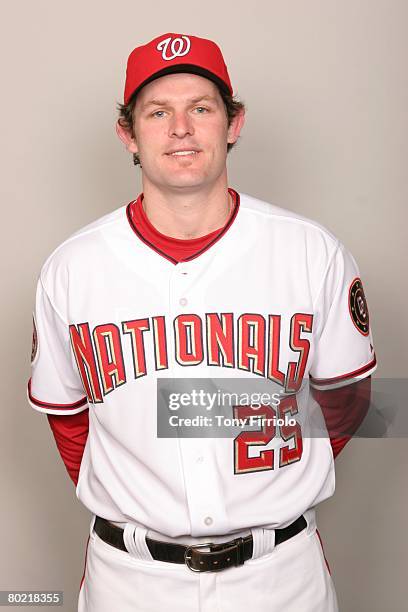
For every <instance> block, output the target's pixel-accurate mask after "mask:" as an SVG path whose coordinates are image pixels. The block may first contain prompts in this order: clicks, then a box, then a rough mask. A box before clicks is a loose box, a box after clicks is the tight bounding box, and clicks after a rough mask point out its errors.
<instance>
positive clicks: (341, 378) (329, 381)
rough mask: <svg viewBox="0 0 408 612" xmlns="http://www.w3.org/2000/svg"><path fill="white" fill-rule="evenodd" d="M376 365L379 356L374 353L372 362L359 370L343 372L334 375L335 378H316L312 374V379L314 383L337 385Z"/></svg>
mask: <svg viewBox="0 0 408 612" xmlns="http://www.w3.org/2000/svg"><path fill="white" fill-rule="evenodd" d="M376 365H377V358H376V356H375V355H374V359H372V361H370V363H367V365H365V366H363V367H361V368H359V369H358V370H354V371H353V372H349V373H348V374H342V375H341V376H334V377H333V378H314V377H313V376H310V381H311V383H312V384H316V385H336V384H337V383H339V382H342V381H344V380H348V379H349V378H354V377H355V376H361V375H362V374H365V373H366V372H368V371H369V370H371V369H372V368H374V367H375V366H376Z"/></svg>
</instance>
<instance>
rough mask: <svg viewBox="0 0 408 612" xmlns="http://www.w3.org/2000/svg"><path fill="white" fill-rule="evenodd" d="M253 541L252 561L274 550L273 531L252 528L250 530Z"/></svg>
mask: <svg viewBox="0 0 408 612" xmlns="http://www.w3.org/2000/svg"><path fill="white" fill-rule="evenodd" d="M251 532H252V539H253V550H252V557H251V558H252V559H257V558H258V557H262V555H266V554H267V553H270V552H272V551H273V549H274V548H275V530H274V529H263V528H262V527H253V528H252V529H251Z"/></svg>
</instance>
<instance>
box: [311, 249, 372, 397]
mask: <svg viewBox="0 0 408 612" xmlns="http://www.w3.org/2000/svg"><path fill="white" fill-rule="evenodd" d="M315 312H316V315H317V323H318V327H317V331H316V341H315V352H314V357H313V362H312V365H311V368H310V372H309V375H310V384H311V385H312V386H313V387H315V388H316V389H321V390H325V389H335V388H339V387H342V386H344V385H348V384H351V383H354V382H356V381H358V380H361V379H363V378H365V377H366V376H370V375H371V374H372V373H373V372H374V370H375V369H376V367H377V360H376V356H375V352H374V346H373V337H372V332H371V326H370V316H369V311H368V306H367V300H366V298H365V295H364V290H363V284H362V281H361V278H360V272H359V269H358V266H357V263H356V261H355V259H354V258H353V256H352V255H351V253H349V252H348V251H347V249H346V248H345V247H344V245H342V244H340V243H339V245H338V246H337V248H336V251H335V252H334V255H333V257H332V260H331V262H330V264H329V266H328V270H327V273H326V275H325V278H324V279H323V283H322V287H321V290H320V293H319V295H318V296H317V301H316V305H315Z"/></svg>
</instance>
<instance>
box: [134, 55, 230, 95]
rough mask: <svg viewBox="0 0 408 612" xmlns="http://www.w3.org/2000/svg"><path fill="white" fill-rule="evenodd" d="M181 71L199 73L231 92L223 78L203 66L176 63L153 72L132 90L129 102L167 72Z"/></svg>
mask: <svg viewBox="0 0 408 612" xmlns="http://www.w3.org/2000/svg"><path fill="white" fill-rule="evenodd" d="M180 72H187V73H189V74H198V76H202V77H204V78H206V79H209V80H210V81H212V82H213V83H215V84H216V85H217V86H218V88H219V89H221V90H222V91H223V92H224V93H226V94H229V93H230V91H229V89H228V87H227V85H226V84H225V83H224V81H223V80H222V79H219V78H218V77H217V75H216V74H213V73H212V72H210V71H209V70H206V69H205V68H202V67H201V66H196V65H194V64H175V65H173V66H168V67H167V68H162V69H161V70H158V71H157V72H155V73H154V74H152V75H151V76H150V77H149V78H148V79H146V80H144V81H143V83H141V84H140V85H139V86H138V87H137V88H136V89H135V90H134V91H133V92H132V94H131V95H130V97H129V102H130V101H131V100H132V99H134V98H135V97H136V95H137V94H138V93H139V92H140V90H141V89H142V87H144V86H145V85H147V84H148V83H151V82H152V81H155V80H156V79H159V78H160V77H162V76H165V75H166V74H174V73H180Z"/></svg>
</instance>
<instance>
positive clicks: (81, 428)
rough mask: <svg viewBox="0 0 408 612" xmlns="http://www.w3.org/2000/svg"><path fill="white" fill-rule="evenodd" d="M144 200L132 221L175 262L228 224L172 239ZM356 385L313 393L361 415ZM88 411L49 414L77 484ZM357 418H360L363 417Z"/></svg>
mask: <svg viewBox="0 0 408 612" xmlns="http://www.w3.org/2000/svg"><path fill="white" fill-rule="evenodd" d="M229 192H230V194H231V195H232V197H233V201H234V209H233V210H232V211H231V214H230V216H229V219H230V217H231V216H232V215H233V214H234V211H235V208H236V206H237V197H236V192H235V191H234V190H232V189H229ZM142 200H143V195H142V194H141V197H139V198H138V199H137V200H136V201H135V202H133V203H132V204H131V206H130V214H131V217H132V222H133V224H134V225H135V226H136V227H137V230H138V232H139V233H140V234H141V236H142V237H143V238H144V239H145V240H146V241H147V242H149V243H150V244H152V245H154V246H155V248H157V250H160V251H161V252H163V254H166V255H168V256H170V257H171V258H172V259H173V260H175V261H176V262H180V261H184V260H186V259H189V258H191V257H192V256H193V255H194V254H195V253H198V252H200V251H202V250H204V249H205V248H206V247H207V246H208V245H209V244H210V243H211V242H213V241H214V239H215V238H216V237H217V235H218V234H220V233H221V232H222V231H223V230H224V227H225V226H223V227H221V228H219V229H217V230H215V231H213V232H211V233H209V234H207V235H205V236H201V237H200V238H193V239H191V240H181V239H178V238H171V237H169V236H165V235H164V234H161V233H160V232H159V231H157V230H156V229H155V227H154V226H153V225H152V224H151V223H150V221H149V219H148V218H147V216H146V213H145V211H144V209H143V205H142ZM229 219H228V220H227V222H226V224H227V223H228V221H229ZM226 224H225V225H226ZM362 382H364V381H362ZM368 382H369V381H366V387H367V383H368ZM357 386H358V385H356V384H354V385H349V386H348V387H346V388H345V389H344V390H343V391H342V390H341V389H339V390H331V391H313V395H314V396H315V399H316V400H317V401H318V402H319V404H320V405H321V406H322V409H323V410H325V409H326V410H327V411H329V412H330V415H331V414H334V413H333V408H334V407H335V408H337V409H338V412H341V411H342V405H344V403H345V402H347V404H346V405H347V411H348V412H349V413H351V415H352V414H353V409H352V406H355V412H358V413H359V415H360V414H361V413H363V412H364V409H362V407H361V403H362V402H367V392H366V393H365V394H363V397H362V394H361V392H360V393H356V392H354V389H355V388H356V387H357ZM357 396H358V397H357ZM368 398H369V391H368ZM353 402H354V403H353ZM88 413H89V409H86V410H83V411H82V412H79V413H77V414H73V415H61V414H58V415H55V414H47V417H48V421H49V424H50V427H51V429H52V432H53V434H54V438H55V441H56V444H57V447H58V451H59V453H60V455H61V457H62V460H63V462H64V464H65V467H66V469H67V471H68V473H69V475H70V477H71V479H72V481H73V482H74V484H75V485H76V484H77V482H78V475H79V469H80V466H81V460H82V455H83V452H84V448H85V444H86V440H87V437H88V430H89V417H88ZM364 414H365V412H364ZM358 420H359V421H360V419H358ZM328 429H329V427H328ZM329 431H330V429H329ZM349 439H350V437H349V436H342V437H337V438H334V437H333V438H332V437H331V438H330V441H331V444H332V448H333V454H334V456H335V457H336V456H337V455H338V453H339V452H340V451H341V450H342V448H343V447H344V446H345V444H346V443H347V442H348V440H349Z"/></svg>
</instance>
